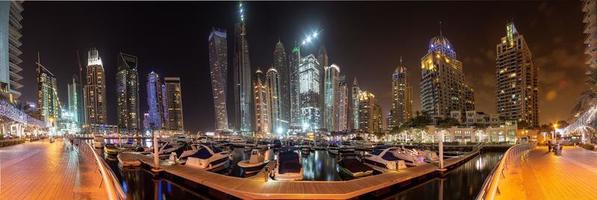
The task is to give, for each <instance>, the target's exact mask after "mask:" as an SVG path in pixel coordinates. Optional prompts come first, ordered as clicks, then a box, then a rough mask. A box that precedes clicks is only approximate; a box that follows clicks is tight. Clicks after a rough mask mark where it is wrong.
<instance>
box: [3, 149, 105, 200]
mask: <svg viewBox="0 0 597 200" xmlns="http://www.w3.org/2000/svg"><path fill="white" fill-rule="evenodd" d="M83 153H86V152H79V150H78V149H73V148H72V147H71V145H70V144H65V143H64V142H62V140H56V142H54V143H49V142H48V141H47V140H44V141H36V142H31V143H25V144H20V145H15V146H10V147H5V148H0V199H59V200H67V199H77V200H78V199H106V198H107V197H106V192H105V190H104V188H102V187H101V181H102V179H101V177H100V174H99V172H98V170H97V165H96V164H95V161H94V160H93V158H92V157H91V156H83V155H82V154H83Z"/></svg>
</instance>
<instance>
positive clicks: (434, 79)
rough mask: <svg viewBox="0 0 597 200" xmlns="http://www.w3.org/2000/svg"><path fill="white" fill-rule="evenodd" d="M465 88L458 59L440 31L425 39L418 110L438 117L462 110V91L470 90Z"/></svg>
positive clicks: (463, 98) (463, 104) (464, 107)
mask: <svg viewBox="0 0 597 200" xmlns="http://www.w3.org/2000/svg"><path fill="white" fill-rule="evenodd" d="M467 87H468V86H467V85H466V84H465V81H464V72H463V69H462V62H460V61H459V60H458V59H457V57H456V51H454V47H453V46H452V44H450V41H448V39H447V38H445V37H444V36H443V35H442V33H441V31H440V35H439V36H436V37H434V38H432V39H431V40H430V41H429V49H428V50H427V54H426V55H425V56H423V58H421V110H422V111H423V112H426V113H428V114H429V115H431V116H432V117H440V118H445V117H449V115H450V111H453V110H461V111H464V110H465V109H466V97H465V93H467V92H471V93H472V90H471V91H468V90H467V89H466V88H467ZM469 95H470V94H469ZM471 96H472V95H471Z"/></svg>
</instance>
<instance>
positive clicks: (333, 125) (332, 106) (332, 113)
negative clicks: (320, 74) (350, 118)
mask: <svg viewBox="0 0 597 200" xmlns="http://www.w3.org/2000/svg"><path fill="white" fill-rule="evenodd" d="M324 72H325V73H324V89H323V94H324V97H323V98H324V104H323V110H324V112H323V125H324V128H326V129H327V130H328V131H334V130H338V107H339V105H338V103H339V97H338V82H339V79H340V68H339V67H338V66H337V65H336V64H332V65H330V66H326V67H325V69H324Z"/></svg>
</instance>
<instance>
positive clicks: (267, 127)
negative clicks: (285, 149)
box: [253, 70, 272, 134]
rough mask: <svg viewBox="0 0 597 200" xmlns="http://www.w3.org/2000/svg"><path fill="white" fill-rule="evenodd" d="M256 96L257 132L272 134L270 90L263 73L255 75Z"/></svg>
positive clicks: (259, 71) (259, 72)
mask: <svg viewBox="0 0 597 200" xmlns="http://www.w3.org/2000/svg"><path fill="white" fill-rule="evenodd" d="M255 76H256V78H255V83H254V90H253V91H254V92H255V93H254V96H253V98H255V131H256V132H257V133H260V134H268V133H271V125H272V124H271V119H272V117H271V116H270V113H271V104H270V102H269V100H270V98H269V97H270V94H269V89H268V87H267V84H266V83H265V82H264V76H263V72H262V71H261V70H257V72H256V73H255Z"/></svg>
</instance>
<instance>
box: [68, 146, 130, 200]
mask: <svg viewBox="0 0 597 200" xmlns="http://www.w3.org/2000/svg"><path fill="white" fill-rule="evenodd" d="M79 141H80V140H79ZM79 146H80V147H81V148H82V149H81V150H83V149H85V150H83V151H90V152H85V153H91V154H93V158H94V159H95V163H96V164H97V167H98V169H99V172H100V175H101V176H102V182H103V184H104V185H105V187H104V188H105V189H106V192H107V194H108V199H110V200H125V199H126V194H125V193H124V191H123V190H122V186H121V185H120V182H119V181H118V179H117V178H116V175H115V174H114V173H113V172H112V170H111V169H110V166H108V163H106V161H105V160H104V159H102V158H101V156H100V155H98V153H97V152H96V151H95V149H94V148H93V146H91V144H89V143H87V142H80V144H79ZM87 156H89V155H87Z"/></svg>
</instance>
